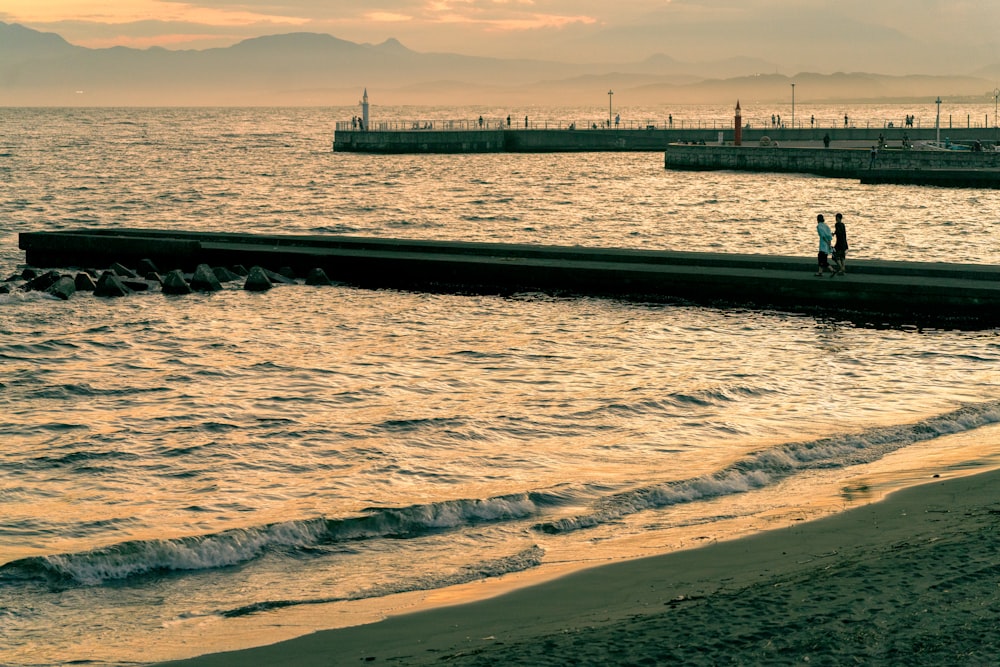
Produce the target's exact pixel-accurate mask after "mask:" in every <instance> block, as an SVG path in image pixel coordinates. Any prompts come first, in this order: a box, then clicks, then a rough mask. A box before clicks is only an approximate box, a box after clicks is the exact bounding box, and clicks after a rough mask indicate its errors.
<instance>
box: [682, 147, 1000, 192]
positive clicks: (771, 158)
mask: <svg viewBox="0 0 1000 667" xmlns="http://www.w3.org/2000/svg"><path fill="white" fill-rule="evenodd" d="M664 166H665V167H666V168H667V169H685V170H706V171H707V170H732V171H768V172H792V173H804V174H818V175H820V176H834V177H842V178H858V179H862V180H863V181H865V182H873V183H890V182H893V183H900V182H908V181H907V180H906V179H907V178H910V179H913V180H912V181H909V182H913V183H926V184H936V185H967V186H969V187H997V184H996V179H997V175H998V174H1000V151H988V152H987V151H983V152H977V153H974V152H971V151H931V150H902V149H899V148H894V149H884V150H881V151H879V152H878V154H877V156H876V157H875V159H874V160H873V159H872V156H871V149H870V148H799V147H786V146H778V147H774V146H759V145H758V146H691V145H685V144H672V145H670V146H668V147H667V149H666V151H665V153H664ZM931 170H934V171H937V172H938V173H939V175H940V178H938V179H937V180H936V182H935V181H934V176H933V175H932V174H930V171H931ZM921 171H926V172H928V174H927V178H926V179H924V180H920V179H919V177H920V174H919V173H918V172H921ZM975 172H982V173H980V174H976V173H975ZM948 173H950V174H952V177H950V178H949V177H947V176H946V174H948ZM879 174H880V175H881V176H879ZM869 178H871V179H878V180H867V179H869Z"/></svg>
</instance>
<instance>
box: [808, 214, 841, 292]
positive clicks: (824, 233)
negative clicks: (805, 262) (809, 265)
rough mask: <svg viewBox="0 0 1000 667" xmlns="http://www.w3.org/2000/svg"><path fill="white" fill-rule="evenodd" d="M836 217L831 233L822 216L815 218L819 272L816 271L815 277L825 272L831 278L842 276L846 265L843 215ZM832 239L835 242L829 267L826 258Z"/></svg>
mask: <svg viewBox="0 0 1000 667" xmlns="http://www.w3.org/2000/svg"><path fill="white" fill-rule="evenodd" d="M836 217H837V222H836V223H835V224H834V226H833V231H832V232H831V231H830V226H829V225H827V224H826V221H825V220H824V219H823V214H822V213H821V214H819V215H817V216H816V232H817V233H818V234H819V254H818V255H817V259H818V262H819V270H818V271H816V275H817V276H821V275H823V271H825V270H829V271H830V277H831V278H832V277H834V276H842V275H844V265H845V264H846V263H847V227H845V226H844V216H843V215H841V214H840V213H838V214H837V216H836ZM834 237H836V238H837V242H836V243H834V244H833V246H832V251H833V266H831V265H830V262H829V260H828V259H827V258H828V256H829V255H830V252H831V246H830V242H831V241H833V238H834Z"/></svg>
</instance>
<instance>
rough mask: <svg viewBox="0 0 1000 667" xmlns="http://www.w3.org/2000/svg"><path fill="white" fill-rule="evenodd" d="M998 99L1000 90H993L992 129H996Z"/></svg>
mask: <svg viewBox="0 0 1000 667" xmlns="http://www.w3.org/2000/svg"><path fill="white" fill-rule="evenodd" d="M998 98H1000V88H994V89H993V127H997V99H998Z"/></svg>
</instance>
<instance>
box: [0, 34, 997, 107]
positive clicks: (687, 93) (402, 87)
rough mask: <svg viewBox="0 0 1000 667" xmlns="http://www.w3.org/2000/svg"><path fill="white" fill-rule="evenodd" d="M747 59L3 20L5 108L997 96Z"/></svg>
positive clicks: (989, 74) (993, 70) (969, 87)
mask: <svg viewBox="0 0 1000 667" xmlns="http://www.w3.org/2000/svg"><path fill="white" fill-rule="evenodd" d="M777 71H778V67H777V66H776V65H775V64H773V63H769V62H766V61H763V60H757V59H753V58H730V59H726V60H719V61H712V62H684V61H682V60H678V59H675V58H673V57H671V56H668V55H664V54H658V55H654V56H651V57H649V58H646V59H644V60H641V61H637V62H621V63H586V64H571V63H562V62H554V61H543V60H516V59H500V58H482V57H473V56H464V55H459V54H453V53H420V52H416V51H412V50H410V49H408V48H406V47H405V46H404V45H402V44H400V43H399V42H398V41H396V40H394V39H390V40H387V41H385V42H383V43H381V44H375V45H373V44H357V43H354V42H349V41H345V40H342V39H337V38H336V37H333V36H331V35H326V34H317V33H292V34H282V35H273V36H268V37H258V38H254V39H247V40H244V41H242V42H239V43H238V44H235V45H233V46H230V47H227V48H215V49H205V50H200V51H195V50H187V51H171V50H167V49H163V48H149V49H131V48H125V47H114V48H108V49H90V48H84V47H80V46H75V45H72V44H70V43H68V42H67V41H66V40H64V39H63V38H62V37H60V36H59V35H56V34H53V33H43V32H38V31H35V30H31V29H29V28H26V27H24V26H21V25H18V24H8V23H3V22H0V106H77V105H80V106H215V105H274V106H302V105H318V106H347V105H354V104H356V103H357V101H358V99H359V98H360V95H361V92H362V90H363V89H365V88H367V89H368V91H369V93H370V95H372V96H373V98H374V99H373V101H377V103H378V104H381V105H397V104H421V105H456V104H483V105H514V104H516V105H532V104H539V105H580V104H586V105H590V104H603V103H604V101H606V100H607V99H608V97H607V92H608V90H614V94H615V103H616V104H620V105H629V104H635V105H644V104H694V103H703V104H712V103H732V102H733V101H735V100H736V99H742V100H747V101H754V102H787V100H788V99H789V97H790V84H791V83H793V82H794V83H795V85H796V93H797V96H798V99H799V100H800V101H801V102H809V103H819V102H835V101H839V102H865V101H899V102H908V101H915V100H920V101H927V100H928V99H933V98H935V97H937V96H942V97H946V98H948V99H949V100H950V101H953V102H954V101H959V100H966V101H985V100H992V99H993V90H994V87H995V85H994V83H993V82H994V81H995V80H997V79H998V78H1000V64H994V65H991V66H987V67H982V68H980V69H978V70H976V71H970V72H966V73H956V74H955V75H954V76H917V75H909V76H889V75H882V74H877V73H836V74H814V73H799V74H796V75H795V76H793V77H789V76H785V75H781V74H777Z"/></svg>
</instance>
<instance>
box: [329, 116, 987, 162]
mask: <svg viewBox="0 0 1000 667" xmlns="http://www.w3.org/2000/svg"><path fill="white" fill-rule="evenodd" d="M414 125H416V128H411V129H401V128H397V127H396V126H395V125H393V129H379V130H360V129H337V131H336V132H335V133H334V137H333V150H334V151H336V152H355V153H382V154H393V153H395V154H400V153H571V152H582V151H618V152H625V151H662V150H665V149H666V148H667V146H668V145H671V144H677V143H692V144H702V143H703V144H706V145H715V146H719V145H722V144H732V143H733V139H734V131H733V126H732V125H731V124H729V125H718V126H716V125H714V124H711V123H708V124H706V125H704V126H701V127H679V128H672V127H663V126H662V125H649V126H647V127H630V128H627V129H618V128H608V127H601V126H598V127H596V128H593V127H586V126H582V125H581V126H575V125H574V126H572V129H571V127H570V126H565V127H537V126H534V125H533V126H532V127H530V128H518V127H517V126H516V125H515V126H514V127H511V128H504V127H500V128H498V127H484V128H477V127H475V126H470V125H469V124H464V125H458V124H455V123H451V125H453V127H447V126H448V125H449V124H448V123H439V124H437V125H432V126H431V127H429V128H427V129H422V127H423V126H421V125H420V124H419V123H417V124H414ZM741 134H742V142H743V146H744V147H751V146H759V145H760V141H761V140H762V139H765V138H767V140H768V141H770V142H778V143H779V144H783V143H787V142H796V143H803V142H813V143H815V144H817V145H818V144H820V143H821V142H822V141H823V138H824V136H829V138H830V140H831V142H832V143H831V146H832V147H835V148H838V147H840V148H842V147H844V146H847V145H852V146H858V145H865V146H871V145H874V144H875V143H877V142H878V140H879V137H880V136H881V137H882V138H884V139H885V140H886V141H888V142H889V145H890V146H898V145H901V142H902V138H903V136H904V135H906V137H907V138H908V140H909V141H933V140H934V139H935V137H936V136H937V132H936V131H935V130H934V129H933V128H931V129H928V128H906V129H903V128H891V129H886V128H881V127H875V128H857V127H849V128H830V129H822V128H809V129H806V128H795V129H791V128H743V130H742V132H741ZM947 136H948V137H949V139H950V140H952V141H975V140H981V141H983V142H985V143H986V144H987V145H990V144H992V143H993V142H994V141H996V140H1000V136H997V133H996V132H994V131H993V130H992V129H984V128H949V130H948V132H947Z"/></svg>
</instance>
